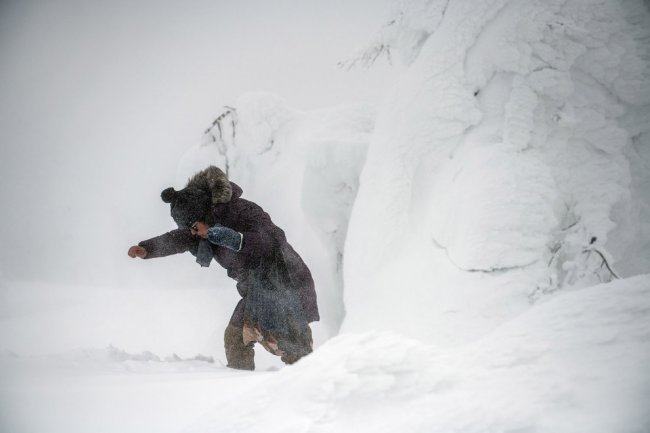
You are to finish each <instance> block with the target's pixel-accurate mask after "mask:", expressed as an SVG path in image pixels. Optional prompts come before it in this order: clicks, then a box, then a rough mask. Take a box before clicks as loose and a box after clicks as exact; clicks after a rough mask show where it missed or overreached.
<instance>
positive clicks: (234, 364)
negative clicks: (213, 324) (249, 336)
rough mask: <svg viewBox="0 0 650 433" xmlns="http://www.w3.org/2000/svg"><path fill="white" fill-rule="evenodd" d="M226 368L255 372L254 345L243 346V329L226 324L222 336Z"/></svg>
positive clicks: (251, 343)
mask: <svg viewBox="0 0 650 433" xmlns="http://www.w3.org/2000/svg"><path fill="white" fill-rule="evenodd" d="M223 344H224V347H225V349H226V360H228V367H230V368H236V369H238V370H255V360H254V359H255V350H254V349H253V345H254V344H255V343H253V342H249V343H248V344H244V336H243V329H242V328H239V327H237V326H234V325H232V324H230V323H229V324H228V326H227V327H226V332H225V333H224V336H223Z"/></svg>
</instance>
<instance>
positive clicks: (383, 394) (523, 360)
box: [187, 275, 650, 433]
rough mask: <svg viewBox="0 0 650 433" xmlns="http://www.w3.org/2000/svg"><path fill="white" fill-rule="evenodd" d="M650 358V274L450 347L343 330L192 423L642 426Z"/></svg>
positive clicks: (649, 397) (573, 297) (551, 304)
mask: <svg viewBox="0 0 650 433" xmlns="http://www.w3.org/2000/svg"><path fill="white" fill-rule="evenodd" d="M649 362H650V276H648V275H645V276H640V277H635V278H631V279H626V280H621V281H616V282H613V283H609V284H602V285H598V286H594V287H589V288H584V289H578V290H575V291H571V292H567V293H562V294H559V295H556V296H554V297H552V298H551V299H548V300H547V301H546V302H543V303H540V304H538V305H536V306H534V307H533V308H531V309H530V310H529V311H528V312H527V313H525V314H523V315H521V316H520V317H517V318H516V319H514V320H512V321H510V322H508V323H506V324H504V325H503V326H501V327H500V328H498V329H496V330H495V331H494V332H493V333H492V334H490V335H489V336H488V337H486V338H484V339H482V340H480V341H477V342H476V343H473V344H470V345H467V346H464V347H461V348H457V349H453V350H444V351H442V350H440V349H438V348H436V347H434V346H427V345H424V344H422V343H420V342H418V341H415V340H411V339H409V338H406V337H404V336H400V335H398V334H394V333H384V332H371V333H364V334H347V335H340V336H338V337H336V338H333V339H332V340H330V341H329V342H328V343H327V344H325V345H324V346H322V347H321V348H320V349H319V350H318V351H317V352H315V353H314V354H313V355H311V356H309V357H308V358H305V359H304V360H302V361H301V362H300V363H298V364H297V365H295V366H293V367H290V368H285V369H283V370H282V371H280V372H279V373H277V374H274V375H272V376H269V377H268V378H266V379H265V381H264V382H263V383H258V385H257V386H256V387H255V392H254V393H249V394H248V395H246V396H245V401H246V402H247V403H246V404H245V405H244V404H241V399H240V398H235V399H233V400H232V401H233V403H232V404H228V405H226V406H220V407H219V408H218V409H215V410H214V411H213V412H211V413H210V414H208V415H206V416H205V417H204V418H203V419H201V420H199V421H198V422H197V423H196V424H195V425H194V426H193V427H192V428H190V429H188V430H187V431H188V432H192V433H199V432H208V431H224V432H235V431H236V432H242V433H243V432H254V431H259V428H260V422H261V421H260V418H259V416H258V414H259V411H260V409H261V408H264V412H265V413H267V414H269V416H270V417H271V418H272V422H268V423H265V427H264V428H265V430H266V431H268V432H289V431H311V432H321V431H323V432H324V431H350V432H353V431H354V432H359V431H373V432H378V431H387V432H388V431H409V432H413V433H417V432H428V433H431V432H441V433H442V432H449V431H464V432H468V433H469V432H485V431H526V432H528V431H531V432H532V431H535V432H554V433H560V432H575V431H590V432H603V433H611V432H614V431H615V432H642V431H648V429H649V428H650V417H648V414H647V407H648V406H649V405H650V377H649V376H648V375H645V374H642V372H644V371H645V369H646V367H647V365H648V363H649ZM241 398H242V399H243V398H244V396H241ZM406 414H408V415H406Z"/></svg>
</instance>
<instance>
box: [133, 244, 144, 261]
mask: <svg viewBox="0 0 650 433" xmlns="http://www.w3.org/2000/svg"><path fill="white" fill-rule="evenodd" d="M129 257H131V258H136V257H140V258H141V259H144V258H145V257H147V250H145V249H144V248H142V247H141V246H139V245H133V246H132V247H131V248H129Z"/></svg>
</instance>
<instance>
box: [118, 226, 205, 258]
mask: <svg viewBox="0 0 650 433" xmlns="http://www.w3.org/2000/svg"><path fill="white" fill-rule="evenodd" d="M197 243H198V240H197V239H196V238H195V237H194V236H192V233H190V231H189V230H188V229H176V230H172V231H170V232H167V233H165V234H163V235H160V236H156V237H155V238H151V239H147V240H146V241H142V242H140V243H139V244H138V245H137V246H136V245H134V246H132V247H131V248H130V249H129V256H131V257H140V258H142V259H155V258H157V257H165V256H170V255H172V254H181V253H184V252H186V251H190V250H191V249H192V248H193V247H195V246H196V244H197ZM142 250H144V254H142V252H143V251H142Z"/></svg>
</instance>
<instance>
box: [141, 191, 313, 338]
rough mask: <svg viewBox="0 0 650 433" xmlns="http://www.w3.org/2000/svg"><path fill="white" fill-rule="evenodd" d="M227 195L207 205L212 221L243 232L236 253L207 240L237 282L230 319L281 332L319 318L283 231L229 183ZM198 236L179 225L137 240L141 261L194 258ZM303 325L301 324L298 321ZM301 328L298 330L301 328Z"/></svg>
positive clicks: (308, 278)
mask: <svg viewBox="0 0 650 433" xmlns="http://www.w3.org/2000/svg"><path fill="white" fill-rule="evenodd" d="M230 185H231V187H232V197H231V198H230V200H229V201H228V202H226V203H218V204H214V205H213V206H212V214H213V216H214V220H215V221H216V222H217V223H219V224H221V225H223V226H225V227H229V228H231V229H233V230H235V231H237V232H239V233H241V234H242V235H243V239H242V247H241V250H240V251H238V252H235V251H232V250H229V249H228V248H225V247H221V246H218V245H213V244H211V247H212V252H213V254H214V258H215V260H216V261H217V262H218V263H219V264H220V265H221V266H223V267H224V268H225V269H226V270H227V272H228V276H229V277H230V278H232V279H234V280H236V281H237V290H238V291H239V294H240V295H241V297H242V300H241V301H239V303H238V304H237V307H236V308H235V311H234V312H233V315H232V317H231V319H230V323H231V324H233V325H235V326H238V327H242V326H243V324H244V322H245V321H246V322H252V323H253V324H259V325H260V327H261V328H262V329H263V330H266V331H269V332H274V331H276V332H279V334H286V333H287V332H289V331H288V330H287V327H290V326H296V325H295V324H293V325H292V323H293V322H297V323H299V324H301V325H297V326H299V327H301V328H304V326H306V324H307V323H309V322H314V321H317V320H319V318H320V317H319V314H318V306H317V304H316V291H315V289H314V280H313V278H312V275H311V272H310V271H309V268H308V267H307V265H305V263H304V262H303V260H302V258H301V257H300V256H299V255H298V253H296V251H295V250H294V249H293V248H292V247H291V245H290V244H289V243H288V242H287V239H286V236H285V234H284V231H283V230H282V229H280V228H279V227H278V226H276V225H275V224H274V223H273V222H272V221H271V218H270V217H269V215H268V214H267V213H266V212H264V210H263V209H262V208H261V207H260V206H258V205H257V204H255V203H253V202H251V201H248V200H245V199H243V198H241V195H242V189H241V188H240V187H239V186H238V185H236V184H234V183H232V182H231V183H230ZM199 241H200V238H198V237H195V236H193V235H192V234H191V232H190V230H189V229H183V228H179V229H176V230H172V231H170V232H168V233H165V234H163V235H160V236H157V237H155V238H152V239H148V240H146V241H142V242H140V243H139V245H140V246H141V247H143V248H144V249H146V250H147V256H146V257H145V258H146V259H153V258H157V257H164V256H169V255H172V254H179V253H184V252H187V251H189V252H190V253H192V254H193V255H195V256H196V254H197V251H198V245H199ZM302 324H304V326H303V325H302ZM301 332H302V331H301Z"/></svg>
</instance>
